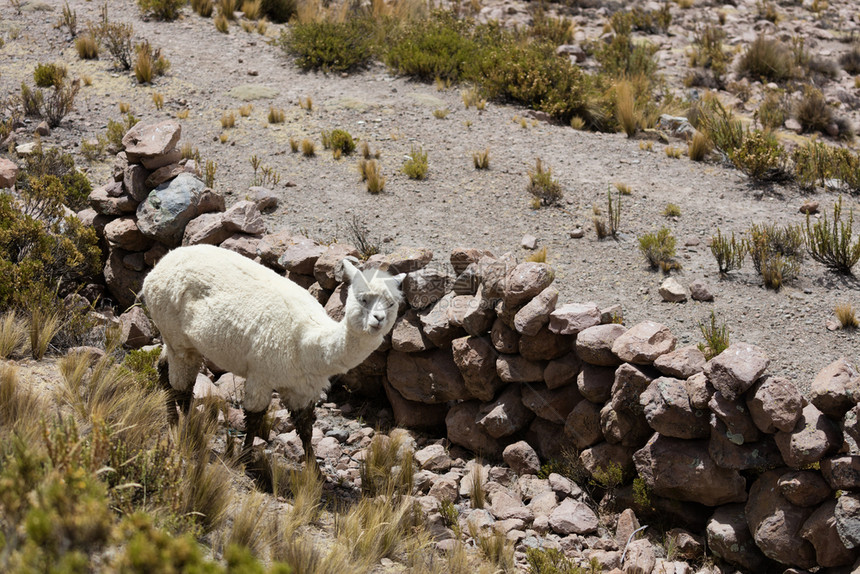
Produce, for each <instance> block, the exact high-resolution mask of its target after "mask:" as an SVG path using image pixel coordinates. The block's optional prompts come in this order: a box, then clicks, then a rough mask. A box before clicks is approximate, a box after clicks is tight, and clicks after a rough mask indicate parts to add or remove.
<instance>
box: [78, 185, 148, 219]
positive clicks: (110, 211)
mask: <svg viewBox="0 0 860 574" xmlns="http://www.w3.org/2000/svg"><path fill="white" fill-rule="evenodd" d="M117 191H118V192H119V193H118V194H117ZM87 201H89V203H90V206H92V208H93V209H95V210H96V211H97V212H99V213H100V214H102V215H124V214H126V213H134V211H135V210H136V209H137V206H138V203H139V202H138V201H137V200H136V199H134V198H132V197H130V196H128V195H125V194H123V193H122V184H121V183H117V182H114V181H112V182H110V183H107V184H105V185H102V186H100V187H97V188H95V189H94V190H92V191H91V192H90V195H89V196H88V197H87Z"/></svg>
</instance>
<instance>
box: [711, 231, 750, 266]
mask: <svg viewBox="0 0 860 574" xmlns="http://www.w3.org/2000/svg"><path fill="white" fill-rule="evenodd" d="M711 253H712V254H713V256H714V259H716V260H717V267H718V268H719V270H720V275H725V274H726V273H728V272H729V271H731V270H733V269H740V268H741V266H742V265H743V264H744V258H745V257H746V254H747V244H746V242H744V241H743V240H737V239H735V232H734V231H732V237H731V239H729V238H728V237H725V236H724V235H723V234H722V233H721V232H720V230H719V229H717V234H716V235H714V236H713V237H712V238H711Z"/></svg>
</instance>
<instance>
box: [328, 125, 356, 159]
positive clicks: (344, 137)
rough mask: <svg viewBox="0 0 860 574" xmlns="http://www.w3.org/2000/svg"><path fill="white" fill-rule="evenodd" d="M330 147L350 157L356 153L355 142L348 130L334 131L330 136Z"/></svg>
mask: <svg viewBox="0 0 860 574" xmlns="http://www.w3.org/2000/svg"><path fill="white" fill-rule="evenodd" d="M328 139H329V147H331V149H332V150H334V151H340V152H341V153H343V154H344V155H349V154H351V153H352V152H354V151H355V141H353V139H352V136H351V135H350V134H349V132H348V131H346V130H332V131H331V133H330V134H329V137H328Z"/></svg>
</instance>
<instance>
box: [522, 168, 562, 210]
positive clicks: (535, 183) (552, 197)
mask: <svg viewBox="0 0 860 574" xmlns="http://www.w3.org/2000/svg"><path fill="white" fill-rule="evenodd" d="M528 192H529V193H531V194H532V197H533V198H534V199H535V200H536V202H537V203H538V205H554V204H556V203H558V202H559V201H560V200H561V198H562V197H563V196H564V192H562V190H561V184H560V183H558V181H557V180H555V179H554V178H553V177H552V169H551V168H549V167H547V168H544V165H543V162H542V161H541V159H540V158H537V159H535V167H534V169H533V170H532V169H530V170H529V186H528Z"/></svg>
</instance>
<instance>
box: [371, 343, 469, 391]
mask: <svg viewBox="0 0 860 574" xmlns="http://www.w3.org/2000/svg"><path fill="white" fill-rule="evenodd" d="M387 374H388V381H389V382H390V383H391V386H392V387H394V388H395V389H397V391H398V392H399V393H400V394H401V395H403V397H404V398H405V399H407V400H410V401H418V402H422V403H429V404H435V403H444V402H447V401H456V400H461V399H468V398H471V394H470V393H469V391H468V389H467V388H466V383H465V381H463V376H462V375H461V374H460V370H459V369H458V368H457V365H456V364H455V363H454V359H453V358H452V357H451V352H450V351H446V350H442V349H434V350H432V351H424V352H422V353H401V352H399V351H393V350H392V351H390V352H389V353H388V371H387Z"/></svg>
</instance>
